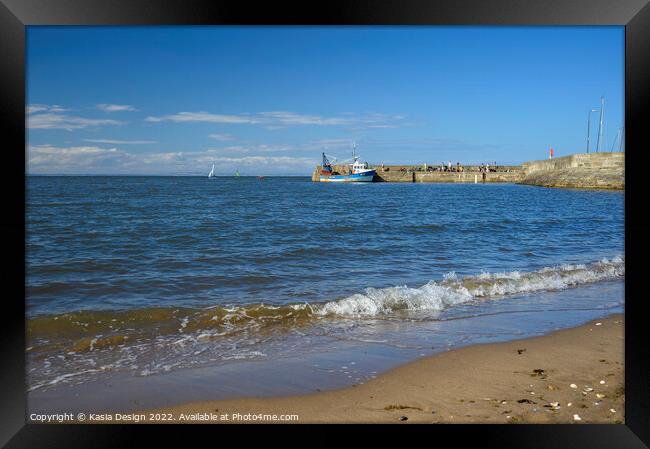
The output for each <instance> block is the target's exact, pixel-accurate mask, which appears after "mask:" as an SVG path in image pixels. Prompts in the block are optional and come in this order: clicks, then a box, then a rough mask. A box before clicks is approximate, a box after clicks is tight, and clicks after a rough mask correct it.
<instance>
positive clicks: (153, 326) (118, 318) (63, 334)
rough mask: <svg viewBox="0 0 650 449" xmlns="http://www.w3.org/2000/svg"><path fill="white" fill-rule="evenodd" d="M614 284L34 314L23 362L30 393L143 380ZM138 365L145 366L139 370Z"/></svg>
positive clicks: (565, 280)
mask: <svg viewBox="0 0 650 449" xmlns="http://www.w3.org/2000/svg"><path fill="white" fill-rule="evenodd" d="M623 276H625V261H624V259H623V258H622V257H614V258H612V259H602V260H600V261H598V262H594V263H589V264H564V265H558V266H554V267H546V268H542V269H540V270H536V271H530V272H520V271H511V272H501V273H486V272H484V273H481V274H478V275H472V276H465V277H459V276H457V275H456V274H455V273H453V272H452V273H448V274H447V275H445V276H444V277H443V278H442V279H440V280H438V281H430V282H428V283H426V284H425V285H423V286H421V287H418V288H411V287H407V286H395V287H388V288H367V289H366V290H365V291H364V292H363V293H357V294H354V295H351V296H348V297H345V298H341V299H337V300H333V301H329V302H322V303H313V304H309V303H302V304H289V305H282V306H274V305H265V304H255V305H246V306H233V307H224V306H213V307H207V308H202V309H196V308H194V309H193V308H164V307H160V308H142V309H133V310H107V311H97V310H95V311H90V310H88V311H78V312H70V313H64V314H58V315H41V316H36V317H33V318H30V319H28V320H27V337H28V348H27V355H28V357H29V360H30V365H31V366H32V367H33V369H32V370H30V378H31V381H30V385H31V387H30V390H33V389H37V388H41V387H44V386H51V385H56V384H57V383H60V382H64V383H68V382H73V381H76V380H77V379H79V380H81V379H80V378H81V377H82V376H78V375H77V374H73V373H81V372H83V373H86V374H90V375H92V374H93V373H99V372H106V371H112V370H115V369H137V370H139V371H138V373H139V375H149V374H153V373H156V372H161V371H168V370H169V369H171V368H174V367H180V366H188V365H194V364H202V363H207V362H215V361H220V360H221V361H223V360H230V359H238V358H242V357H244V358H256V357H262V356H264V354H263V353H262V352H259V351H258V350H257V349H256V348H257V344H258V343H259V342H261V341H266V340H267V339H268V338H270V337H272V336H273V335H277V334H282V333H286V332H289V331H294V332H299V329H301V328H304V327H308V326H312V325H314V324H316V323H318V322H320V323H321V324H323V323H324V324H327V323H328V322H330V321H331V322H333V323H335V322H336V320H337V318H346V319H364V318H372V319H376V318H384V317H386V318H396V319H399V318H401V317H405V318H407V319H412V318H421V319H428V318H431V317H435V315H436V314H435V312H440V311H442V310H444V309H446V308H448V307H452V306H454V305H456V304H461V303H467V302H469V301H482V300H496V299H498V298H500V297H504V296H511V295H521V294H527V293H534V292H540V291H547V290H562V289H566V288H571V287H575V286H579V285H583V284H589V283H594V282H600V281H607V280H615V279H618V278H621V277H623ZM429 312H433V314H432V313H429ZM243 354H246V355H243ZM154 355H155V357H154ZM147 358H150V359H151V360H150V362H146V363H145V362H144V360H145V359H147Z"/></svg>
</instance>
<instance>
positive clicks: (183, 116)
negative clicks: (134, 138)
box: [145, 112, 258, 124]
mask: <svg viewBox="0 0 650 449" xmlns="http://www.w3.org/2000/svg"><path fill="white" fill-rule="evenodd" d="M145 121H147V122H164V121H171V122H207V123H236V124H239V123H250V124H252V123H258V121H257V120H255V119H253V118H251V117H250V116H247V115H227V114H211V113H209V112H179V113H178V114H171V115H163V116H162V117H147V118H146V119H145Z"/></svg>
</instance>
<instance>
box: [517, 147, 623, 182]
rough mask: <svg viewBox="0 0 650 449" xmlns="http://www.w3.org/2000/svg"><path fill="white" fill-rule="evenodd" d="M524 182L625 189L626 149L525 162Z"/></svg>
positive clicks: (523, 166)
mask: <svg viewBox="0 0 650 449" xmlns="http://www.w3.org/2000/svg"><path fill="white" fill-rule="evenodd" d="M522 171H523V179H522V180H521V183H522V184H529V185H537V186H544V187H570V188H583V189H617V190H619V189H621V190H622V189H625V153H582V154H572V155H570V156H564V157H559V158H556V159H545V160H539V161H530V162H524V163H523V164H522Z"/></svg>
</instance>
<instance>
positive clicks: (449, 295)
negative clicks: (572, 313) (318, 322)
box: [312, 256, 625, 317]
mask: <svg viewBox="0 0 650 449" xmlns="http://www.w3.org/2000/svg"><path fill="white" fill-rule="evenodd" d="M624 275H625V261H624V259H623V258H622V257H621V256H617V257H614V258H612V259H611V260H610V259H602V260H600V261H598V262H595V263H592V264H563V265H558V266H554V267H544V268H542V269H540V270H537V271H531V272H520V271H511V272H499V273H488V272H483V273H481V274H479V275H476V276H466V277H464V278H459V277H458V276H457V275H456V273H454V272H451V273H448V274H447V275H445V276H443V279H442V280H441V281H439V282H436V281H430V282H428V283H427V284H425V285H423V286H422V287H419V288H409V287H407V286H398V287H388V288H382V289H376V288H368V289H366V290H365V292H364V293H358V294H355V295H352V296H349V297H347V298H343V299H339V300H337V301H331V302H328V303H326V304H323V305H314V306H312V307H313V310H314V313H315V314H317V315H343V316H352V317H354V316H359V317H363V316H378V315H388V314H390V313H393V312H399V311H409V312H412V311H432V312H436V311H441V310H443V309H445V308H446V307H449V306H451V305H454V304H460V303H464V302H467V301H471V300H475V299H480V298H491V297H500V296H506V295H513V294H522V293H530V292H537V291H544V290H562V289H565V288H570V287H574V286H577V285H582V284H587V283H592V282H598V281H604V280H610V279H615V278H618V277H621V276H624Z"/></svg>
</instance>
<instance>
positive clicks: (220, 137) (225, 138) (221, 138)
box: [208, 134, 235, 142]
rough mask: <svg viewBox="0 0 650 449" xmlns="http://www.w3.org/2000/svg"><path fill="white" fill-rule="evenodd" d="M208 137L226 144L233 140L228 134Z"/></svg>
mask: <svg viewBox="0 0 650 449" xmlns="http://www.w3.org/2000/svg"><path fill="white" fill-rule="evenodd" d="M208 137H209V138H210V139H214V140H218V141H220V142H226V141H228V140H235V138H234V137H233V136H231V135H230V134H209V135H208Z"/></svg>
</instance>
